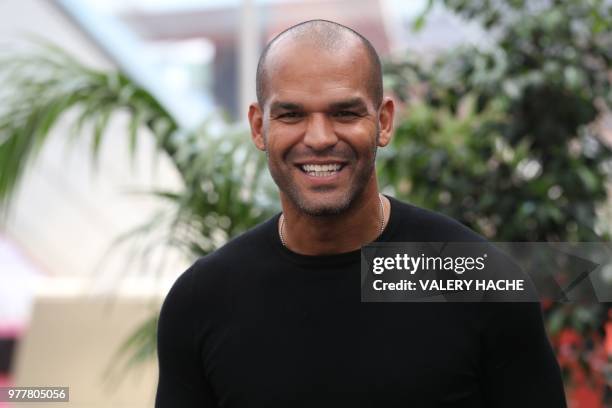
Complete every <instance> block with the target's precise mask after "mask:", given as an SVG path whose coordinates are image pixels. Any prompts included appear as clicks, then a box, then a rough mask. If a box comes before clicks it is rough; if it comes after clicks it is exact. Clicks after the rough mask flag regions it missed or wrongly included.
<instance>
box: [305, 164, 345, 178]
mask: <svg viewBox="0 0 612 408" xmlns="http://www.w3.org/2000/svg"><path fill="white" fill-rule="evenodd" d="M340 168H342V165H341V164H303V165H302V170H304V171H305V172H306V173H308V175H309V176H316V177H324V176H330V175H332V174H334V173H336V172H337V171H338V170H340Z"/></svg>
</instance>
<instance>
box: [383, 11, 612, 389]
mask: <svg viewBox="0 0 612 408" xmlns="http://www.w3.org/2000/svg"><path fill="white" fill-rule="evenodd" d="M437 4H438V5H439V4H443V5H444V6H445V7H446V8H447V9H449V10H451V11H453V12H455V13H456V14H457V15H459V16H461V17H462V18H464V19H467V20H470V21H476V22H478V23H480V24H481V27H482V30H483V33H484V34H483V38H482V41H481V44H480V45H479V46H465V47H461V48H459V49H456V50H452V51H450V52H448V53H445V54H442V55H438V56H437V57H436V58H434V59H433V60H431V61H430V62H429V63H423V62H422V60H417V58H416V57H415V56H411V55H408V56H403V57H400V58H397V59H395V60H392V61H390V62H389V63H388V64H386V65H385V73H386V77H387V80H388V81H387V83H388V84H390V85H391V89H392V90H393V91H394V92H395V94H396V95H397V97H398V98H399V99H400V100H401V101H402V103H403V104H404V105H405V113H406V116H405V117H404V118H402V119H400V121H399V126H398V130H397V132H396V135H395V139H394V141H393V145H392V150H391V151H387V152H381V154H385V155H386V156H385V157H386V160H384V161H383V162H382V163H380V168H381V172H380V175H381V177H382V179H383V184H385V185H388V186H390V187H389V189H390V190H391V192H393V193H395V195H397V196H399V197H402V198H405V199H408V200H410V201H412V202H413V203H415V204H417V205H421V206H423V207H428V208H432V209H435V210H438V211H441V212H444V213H446V214H448V215H450V216H452V217H454V218H456V219H458V220H460V221H461V222H463V223H464V224H466V225H468V226H469V227H471V228H473V229H475V230H477V231H479V232H481V233H482V234H484V235H485V236H487V237H489V238H492V239H495V240H498V241H598V240H602V239H605V240H607V239H609V237H610V229H609V223H605V222H603V221H604V220H603V219H602V217H600V216H598V213H599V212H600V211H601V209H602V208H603V207H605V206H609V201H608V194H607V189H608V187H609V180H610V172H611V171H612V161H611V160H612V155H611V150H610V145H611V143H612V128H611V127H610V123H612V122H611V120H612V119H611V118H612V116H611V111H610V106H611V105H612V86H611V83H612V70H611V69H610V61H611V59H612V4H610V2H606V1H600V0H590V1H582V0H566V1H553V0H550V1H549V0H542V1H530V2H527V1H522V0H498V1H491V0H470V1H467V0H439V1H437V2H434V1H433V0H430V1H429V3H428V7H427V9H426V11H425V12H424V13H423V15H422V16H420V17H419V18H418V19H417V20H416V23H415V26H416V28H417V29H418V28H420V27H422V26H423V25H424V24H426V18H427V15H428V13H429V12H430V11H431V10H432V9H433V7H434V6H435V5H437ZM417 61H418V62H417ZM606 123H607V125H606ZM606 126H607V127H606ZM545 303H546V304H547V303H548V302H545ZM547 306H548V308H547V310H546V316H547V319H548V320H547V323H548V330H549V334H550V335H551V338H552V339H553V342H554V344H555V347H556V348H557V354H558V356H559V361H560V363H561V365H562V367H563V368H564V370H566V374H567V381H568V385H569V386H570V387H569V388H570V389H571V388H572V387H574V388H575V387H576V386H578V385H581V384H582V385H585V384H589V387H591V389H593V390H595V391H596V392H597V393H598V395H601V390H602V388H601V384H602V382H603V379H602V378H603V375H602V371H603V370H602V367H601V364H600V362H601V361H602V358H600V357H601V350H602V347H601V336H599V335H598V334H597V333H598V330H599V329H600V327H601V326H602V318H601V316H607V314H606V313H604V312H603V310H602V306H601V305H599V304H597V305H566V306H564V307H560V306H559V305H554V304H550V305H548V304H547ZM598 353H599V354H598ZM594 355H598V356H599V357H598V358H594V357H593V356H594ZM606 358H607V357H605V353H604V358H603V360H604V361H605V359H606ZM600 400H601V398H600Z"/></svg>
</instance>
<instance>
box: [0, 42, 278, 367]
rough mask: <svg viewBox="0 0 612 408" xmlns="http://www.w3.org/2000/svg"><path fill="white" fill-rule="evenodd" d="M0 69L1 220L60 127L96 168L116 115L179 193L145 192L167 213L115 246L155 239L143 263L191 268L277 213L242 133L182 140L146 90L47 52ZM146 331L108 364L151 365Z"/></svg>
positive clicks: (42, 49)
mask: <svg viewBox="0 0 612 408" xmlns="http://www.w3.org/2000/svg"><path fill="white" fill-rule="evenodd" d="M0 67H1V69H0V80H1V82H2V84H3V87H2V88H1V90H0V92H2V99H3V101H4V104H3V106H2V107H0V207H1V208H3V209H4V210H5V211H7V210H8V209H9V205H10V203H11V199H12V198H13V197H14V193H15V191H16V189H17V187H18V184H19V182H20V180H22V178H23V176H24V174H25V172H26V170H27V166H28V164H29V163H31V162H32V161H33V160H34V159H35V157H36V154H37V153H39V152H40V150H41V149H42V148H43V147H44V145H45V142H46V141H47V140H48V139H49V136H50V134H51V131H52V129H53V127H54V125H56V124H57V123H58V121H59V120H60V118H64V119H66V120H67V121H72V125H71V126H72V132H71V133H70V137H71V139H72V140H75V139H76V138H82V137H90V138H91V152H92V159H93V160H94V162H95V160H96V159H97V157H98V154H99V151H100V146H101V144H102V143H103V138H104V132H105V129H106V127H107V125H108V124H109V121H110V120H111V119H112V118H113V116H114V115H117V114H120V113H123V114H127V116H128V117H129V118H130V119H129V122H128V124H127V129H126V132H125V134H126V137H127V140H126V143H128V144H129V147H130V151H131V152H132V154H133V153H134V152H135V151H136V149H137V147H138V140H139V138H141V137H153V138H154V139H155V142H156V145H157V147H158V150H159V152H160V153H161V154H164V155H166V156H167V157H168V158H169V159H170V162H171V163H172V164H173V165H174V167H175V168H176V170H177V172H178V174H179V175H180V176H181V179H182V184H183V186H182V188H181V189H180V190H179V191H150V192H149V194H152V195H154V196H156V197H158V198H159V199H160V200H165V201H168V202H169V203H170V204H171V206H170V208H172V209H173V210H172V211H163V212H159V213H156V214H155V215H154V217H153V218H152V219H151V220H150V221H148V222H146V223H145V224H143V225H140V226H138V227H137V228H134V229H133V230H130V231H127V232H126V233H125V234H124V235H123V236H121V237H118V239H117V241H116V243H115V244H120V243H124V242H129V241H130V239H133V238H135V237H139V236H143V235H145V236H152V235H155V236H156V237H160V236H161V237H162V239H161V240H159V239H154V240H151V239H149V240H146V239H145V240H143V245H142V247H140V248H137V253H140V254H141V256H142V259H146V257H147V255H148V254H149V253H150V252H151V250H153V249H154V247H157V246H162V245H171V246H174V247H177V248H179V249H181V250H182V251H183V252H184V253H186V254H187V256H188V257H189V259H195V258H197V257H199V256H202V255H205V254H207V253H209V252H211V251H213V250H215V249H216V248H218V247H219V246H221V245H222V244H223V243H224V242H225V241H226V240H227V239H228V238H229V237H232V236H235V235H237V234H239V233H240V232H243V231H245V230H247V229H248V228H250V227H251V226H253V225H255V224H257V223H259V222H261V221H262V220H264V219H266V218H267V217H269V216H270V215H271V214H272V212H273V211H275V210H276V208H277V206H278V205H277V203H276V201H277V200H274V199H273V198H272V195H273V194H274V189H273V188H272V183H271V179H270V178H269V176H268V175H267V172H265V171H262V169H263V167H264V164H265V156H264V155H261V154H257V155H255V154H256V153H259V152H257V151H256V150H255V149H254V148H252V147H251V146H250V144H249V143H244V141H245V140H246V138H247V135H246V134H245V133H244V131H243V130H244V129H241V128H239V127H236V126H231V125H228V124H223V123H220V122H219V121H218V120H216V121H213V120H211V121H209V122H205V123H203V125H202V126H201V127H199V128H197V129H194V130H191V131H187V130H184V129H181V128H179V126H178V125H177V122H176V121H175V120H174V118H173V117H172V116H171V115H170V114H169V113H168V111H167V110H166V109H165V108H164V107H163V106H162V105H161V104H160V103H159V102H158V101H157V100H156V99H155V98H154V97H153V96H152V95H151V94H150V93H149V92H148V91H147V90H145V89H144V88H142V87H141V86H140V85H138V84H137V83H136V82H135V81H133V80H131V79H130V78H128V77H127V76H125V75H124V74H123V73H121V72H118V71H109V72H107V71H101V70H95V69H92V68H89V67H87V66H85V65H83V64H81V63H80V62H78V61H77V60H75V59H74V58H73V57H72V56H70V55H69V54H67V53H66V52H64V51H63V50H61V49H60V48H58V47H55V46H52V45H48V44H44V45H33V49H31V50H29V51H28V52H25V53H10V54H6V55H4V56H3V57H2V58H1V59H0ZM210 122H214V123H212V125H211V123H210ZM213 125H214V126H213ZM4 215H6V213H5V214H4ZM114 246H116V245H113V247H114ZM155 270H157V269H155ZM155 323H156V317H153V318H152V320H151V319H147V320H146V321H145V322H144V323H143V324H142V325H141V327H139V328H138V329H137V330H136V331H135V332H134V334H133V335H132V336H130V338H129V339H127V340H126V343H125V345H124V347H122V348H121V350H122V353H120V354H119V355H118V356H117V358H118V359H122V358H124V357H125V358H126V359H127V362H128V366H129V365H130V364H131V363H135V362H139V361H142V360H146V359H147V358H150V357H151V356H152V355H153V354H154V351H155V346H154V345H155V330H156V324H155Z"/></svg>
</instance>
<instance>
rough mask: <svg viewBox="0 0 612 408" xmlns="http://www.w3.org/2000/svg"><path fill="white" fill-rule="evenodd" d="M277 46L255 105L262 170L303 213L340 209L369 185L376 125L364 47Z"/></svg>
mask: <svg viewBox="0 0 612 408" xmlns="http://www.w3.org/2000/svg"><path fill="white" fill-rule="evenodd" d="M283 46H285V49H280V50H275V51H276V52H275V53H274V54H272V55H270V56H269V61H268V64H269V65H268V67H269V68H268V71H267V92H266V94H267V98H266V102H265V106H264V107H263V139H264V141H263V143H264V146H265V151H266V154H267V156H268V166H269V169H270V173H271V175H272V178H273V179H274V181H275V182H276V184H277V185H278V187H279V189H280V190H281V193H283V194H284V195H285V196H286V197H287V198H288V199H289V200H290V201H291V202H292V203H293V204H294V205H295V206H296V207H297V208H299V209H300V210H301V211H303V212H304V213H306V214H309V215H330V214H338V213H341V212H343V211H344V210H346V209H348V208H349V207H350V206H351V204H352V203H353V202H354V200H355V199H356V198H357V197H359V195H360V194H361V193H362V192H363V191H364V189H365V188H366V187H367V186H368V185H369V184H370V183H374V185H375V173H374V159H375V157H376V148H377V143H378V137H377V135H378V132H379V128H378V115H377V109H376V107H375V106H374V102H373V101H372V98H371V95H369V93H368V90H367V85H366V84H367V82H366V81H367V78H368V75H367V69H368V62H367V58H366V56H365V52H364V51H363V50H362V49H361V48H359V47H355V48H353V49H346V50H345V51H339V52H338V53H335V54H331V53H329V52H322V51H320V50H317V49H316V48H315V47H312V46H307V45H298V44H295V43H294V44H291V45H285V44H281V45H279V47H283Z"/></svg>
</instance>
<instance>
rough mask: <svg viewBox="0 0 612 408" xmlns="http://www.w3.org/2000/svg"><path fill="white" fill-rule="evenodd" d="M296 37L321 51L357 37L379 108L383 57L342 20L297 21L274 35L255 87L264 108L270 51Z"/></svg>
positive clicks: (261, 59)
mask: <svg viewBox="0 0 612 408" xmlns="http://www.w3.org/2000/svg"><path fill="white" fill-rule="evenodd" d="M284 41H295V42H297V43H300V44H304V43H305V44H311V45H312V46H314V47H317V48H318V49H321V51H326V52H335V51H339V50H341V49H343V48H346V47H348V46H351V45H353V44H355V41H357V42H358V43H359V44H360V45H361V46H362V47H363V50H364V51H365V54H366V56H367V60H368V63H369V70H368V78H367V80H366V82H367V83H366V87H367V89H368V93H369V94H370V97H371V98H372V102H373V104H374V106H375V107H376V108H378V107H379V106H380V104H381V102H382V98H383V85H382V68H381V64H380V58H379V57H378V54H377V53H376V50H375V49H374V47H373V46H372V44H371V43H370V42H369V41H368V40H367V39H366V38H365V37H363V36H362V35H361V34H359V33H358V32H356V31H354V30H353V29H351V28H348V27H346V26H343V25H342V24H338V23H334V22H332V21H327V20H310V21H305V22H303V23H300V24H297V25H294V26H293V27H290V28H288V29H287V30H285V31H283V32H282V33H280V34H278V35H277V36H276V37H274V38H273V39H272V41H270V42H269V43H268V45H267V46H266V48H264V50H263V52H262V53H261V57H259V63H258V64H257V75H256V88H257V102H258V103H259V106H261V108H262V109H263V108H264V104H265V102H266V98H267V81H268V80H269V79H268V78H267V71H268V69H267V64H268V62H267V60H268V54H270V52H271V51H272V50H273V49H274V48H275V45H277V44H278V43H280V42H284Z"/></svg>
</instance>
